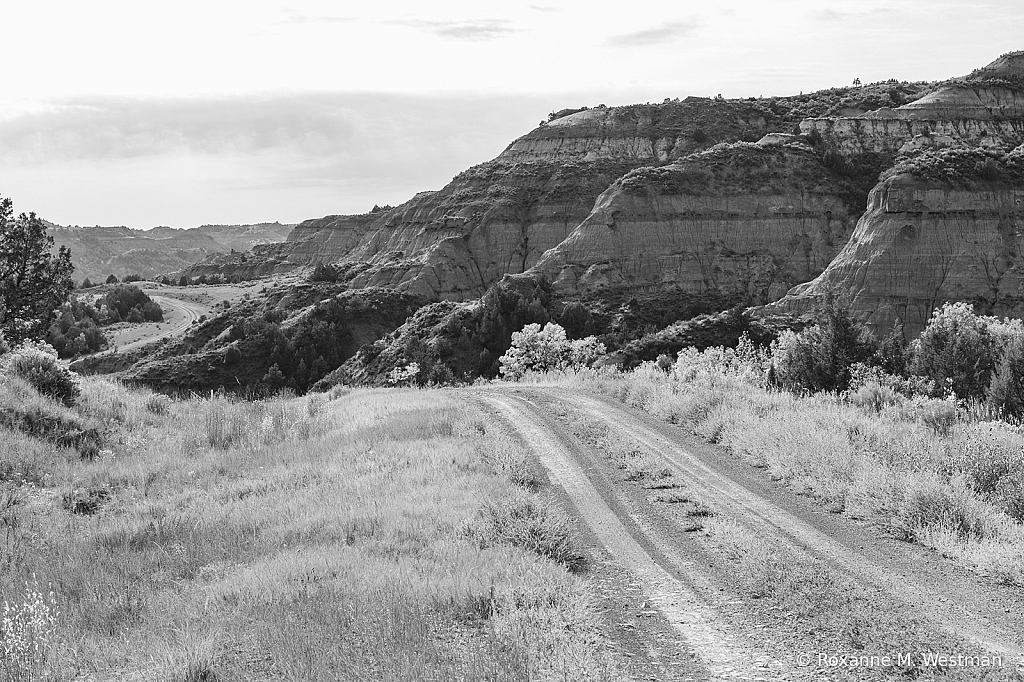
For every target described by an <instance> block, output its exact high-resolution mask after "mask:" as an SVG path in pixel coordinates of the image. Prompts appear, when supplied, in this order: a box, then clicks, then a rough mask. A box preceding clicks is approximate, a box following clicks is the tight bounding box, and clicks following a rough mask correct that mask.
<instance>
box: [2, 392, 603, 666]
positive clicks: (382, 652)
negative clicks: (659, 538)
mask: <svg viewBox="0 0 1024 682" xmlns="http://www.w3.org/2000/svg"><path fill="white" fill-rule="evenodd" d="M3 382H4V383H3V385H2V386H0V392H4V393H10V392H12V391H21V392H22V394H23V395H24V396H27V397H30V398H31V400H32V401H35V402H36V403H42V402H43V401H46V400H48V399H45V398H42V397H40V396H38V395H36V396H34V397H31V396H29V394H28V393H27V392H28V391H30V390H31V389H28V388H26V387H25V386H24V385H14V384H12V383H11V382H10V381H9V380H8V379H3ZM40 409H44V408H43V407H40ZM45 410H48V411H49V412H52V413H53V414H54V415H56V416H59V417H60V418H61V419H64V420H65V421H72V420H80V421H81V422H82V423H83V424H91V425H94V426H95V428H96V429H97V430H98V433H99V437H100V441H101V442H100V446H99V447H100V449H99V451H98V453H97V454H96V456H94V457H92V458H91V459H83V458H82V457H81V454H80V453H79V452H78V451H77V450H75V449H74V448H69V447H66V446H65V445H64V444H63V443H61V442H59V441H56V440H49V439H46V438H45V437H42V436H40V435H39V434H35V433H31V432H26V431H24V430H21V429H20V428H19V427H17V426H16V425H12V424H8V423H3V424H0V440H2V441H3V442H4V444H5V448H4V455H3V457H4V458H5V459H4V467H5V468H3V471H5V472H8V473H6V474H4V476H3V480H2V481H0V548H2V552H0V602H3V603H6V604H7V608H8V613H9V614H13V619H12V621H11V622H13V623H14V624H15V625H14V626H13V627H11V628H8V629H5V630H0V651H3V652H4V653H5V656H4V657H2V658H3V662H2V663H0V678H2V679H5V680H8V679H10V680H28V679H41V678H45V677H49V678H53V679H72V678H82V676H87V677H88V676H90V675H92V674H96V673H102V674H113V675H115V676H117V677H118V679H146V680H201V679H203V680H210V679H247V680H252V679H257V680H258V679H267V680H269V679H302V680H328V679H329V680H334V679H413V678H415V679H426V680H483V679H488V680H500V679H513V678H514V679H523V678H526V677H530V678H531V679H536V678H539V677H545V678H547V677H554V678H558V679H562V678H564V677H566V676H569V677H571V678H572V679H599V680H600V679H608V680H611V679H617V673H616V664H615V662H614V661H613V660H612V659H611V658H610V655H609V654H607V653H606V652H605V650H604V647H603V645H602V641H603V640H602V639H601V637H600V635H599V634H598V632H597V630H596V625H595V619H594V615H593V613H592V612H591V609H590V606H589V603H590V599H591V596H590V592H589V588H588V587H587V585H586V583H584V582H583V581H582V580H581V579H580V578H577V577H576V576H574V575H573V574H572V573H571V572H569V570H568V568H567V566H573V565H576V564H577V563H578V562H580V561H582V560H583V558H582V556H581V555H580V554H579V553H578V551H577V550H575V549H573V539H572V531H571V528H570V527H569V525H568V524H567V523H566V521H565V519H564V517H562V516H561V514H560V512H559V511H558V510H557V509H555V508H553V507H552V506H551V505H550V504H549V503H547V502H545V501H544V500H543V499H542V498H541V497H540V496H539V495H538V494H537V493H536V492H534V491H533V486H534V485H535V483H536V480H535V478H534V475H533V472H532V470H531V469H530V466H529V464H528V463H527V460H526V458H525V455H524V454H523V452H522V451H521V450H520V449H519V448H518V446H517V445H516V443H514V442H513V441H512V440H511V439H510V438H509V437H507V436H506V435H505V434H503V433H502V432H500V431H496V430H495V428H494V427H493V426H492V424H490V423H488V422H487V421H486V420H485V419H484V418H483V416H482V415H481V414H479V413H476V412H475V411H474V409H473V408H470V407H466V406H465V405H463V404H460V403H457V402H456V401H455V400H454V399H452V398H449V397H448V396H447V395H445V394H443V393H440V392H426V391H401V392H400V391H390V392H356V393H351V394H342V392H335V393H334V394H333V395H331V396H315V397H311V398H309V399H303V398H299V399H291V400H286V399H273V400H267V401H259V402H241V401H235V400H229V399H226V398H214V399H212V400H192V401H177V402H176V401H170V400H168V399H166V398H164V397H162V396H158V395H155V394H147V393H143V392H138V391H134V390H129V389H126V388H125V387H123V386H121V385H119V384H116V383H111V382H109V381H106V380H100V379H87V380H85V381H83V385H82V394H81V396H80V398H79V400H78V402H77V404H76V405H75V406H74V407H71V408H68V407H63V406H59V405H56V404H54V405H49V406H45ZM12 471H14V472H17V474H18V475H15V474H12V473H10V472H12ZM26 471H31V472H32V473H31V474H29V475H26V473H25V472H26Z"/></svg>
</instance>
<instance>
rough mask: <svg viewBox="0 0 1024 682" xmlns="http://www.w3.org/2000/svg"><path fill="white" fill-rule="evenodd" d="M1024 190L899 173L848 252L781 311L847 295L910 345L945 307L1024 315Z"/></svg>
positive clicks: (877, 198) (874, 196) (876, 196)
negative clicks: (966, 304) (957, 304)
mask: <svg viewBox="0 0 1024 682" xmlns="http://www.w3.org/2000/svg"><path fill="white" fill-rule="evenodd" d="M1022 221H1024V182H1020V181H1017V182H1006V181H1005V180H995V181H984V180H980V181H978V182H977V183H976V184H974V186H972V187H963V186H954V185H952V184H950V183H948V182H942V181H937V180H931V179H922V178H920V177H918V176H916V175H913V174H910V173H904V174H896V175H893V176H892V177H889V178H887V179H886V180H884V181H883V182H882V183H880V184H879V185H878V186H877V187H876V188H875V189H874V190H873V191H872V192H871V196H870V198H869V202H868V210H867V212H866V213H865V214H864V216H863V217H862V218H861V219H860V222H859V223H858V224H857V228H856V230H855V231H854V233H853V236H852V237H851V238H850V241H849V243H848V244H847V245H846V247H845V248H844V249H843V250H842V252H841V253H840V254H839V255H838V256H837V257H836V258H835V260H834V261H833V262H832V263H831V264H830V265H829V266H828V268H827V269H826V270H825V272H823V273H822V274H821V275H820V276H819V277H817V278H816V279H815V280H813V281H811V282H808V283H806V284H802V285H800V286H797V287H795V288H794V289H793V290H792V291H791V292H790V293H789V294H788V295H787V296H786V297H785V298H784V299H783V300H781V301H780V302H779V303H778V304H777V307H778V308H780V309H783V310H788V311H796V312H799V311H804V310H808V309H809V308H811V307H812V306H813V305H814V303H815V301H816V300H817V299H819V298H820V297H821V296H823V295H824V293H825V292H826V291H828V290H830V289H831V290H833V291H838V292H843V293H847V294H849V295H850V296H851V297H852V299H853V303H854V306H855V308H856V310H857V311H858V312H859V313H860V314H861V315H863V316H864V318H865V319H866V320H867V321H868V322H869V323H870V324H871V326H872V327H873V328H874V330H875V331H876V332H877V333H886V332H888V331H889V329H891V328H892V326H893V325H894V324H900V325H902V327H903V329H904V332H905V333H906V334H907V336H908V337H910V336H913V335H914V334H916V333H917V332H919V331H920V330H921V329H922V328H923V327H924V325H925V324H926V323H927V321H928V319H929V317H930V316H931V314H932V312H933V311H934V310H935V309H936V308H937V307H939V306H940V305H942V304H943V303H945V302H947V301H963V300H966V301H972V302H974V303H976V304H977V306H978V308H979V309H980V310H981V311H983V312H988V313H995V314H999V315H1013V316H1017V317H1020V316H1022V314H1024V267H1022V266H1024V263H1022V261H1021V247H1022V239H1024V238H1022V237H1021V233H1020V231H1019V230H1020V228H1021V226H1022V225H1024V222H1022Z"/></svg>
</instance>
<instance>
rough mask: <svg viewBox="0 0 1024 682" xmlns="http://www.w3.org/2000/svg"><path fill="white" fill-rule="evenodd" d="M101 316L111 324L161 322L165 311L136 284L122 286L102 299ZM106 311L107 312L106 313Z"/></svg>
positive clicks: (112, 290) (115, 288)
mask: <svg viewBox="0 0 1024 682" xmlns="http://www.w3.org/2000/svg"><path fill="white" fill-rule="evenodd" d="M100 306H101V307H100V311H101V315H102V316H103V317H105V318H106V319H107V320H109V321H110V322H121V321H122V320H124V321H127V322H161V321H162V320H163V319H164V311H163V310H162V309H161V308H160V306H159V304H157V302H156V301H154V300H153V299H151V298H150V297H149V296H147V295H146V293H145V292H144V291H142V289H139V288H138V287H137V286H135V285H134V284H121V285H118V286H116V287H114V288H113V289H111V290H110V291H108V292H107V293H106V295H105V296H103V298H102V299H100ZM104 309H105V312H104Z"/></svg>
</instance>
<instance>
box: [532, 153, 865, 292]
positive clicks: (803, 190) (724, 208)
mask: <svg viewBox="0 0 1024 682" xmlns="http://www.w3.org/2000/svg"><path fill="white" fill-rule="evenodd" d="M859 212H860V202H859V194H858V192H857V189H856V187H855V186H854V185H853V183H852V182H851V181H850V180H849V179H848V178H845V177H843V176H841V175H838V174H837V173H835V172H833V171H831V170H829V169H828V168H826V167H825V166H823V165H822V163H821V160H820V158H819V157H818V155H817V154H816V153H815V150H814V149H812V148H811V147H810V146H808V145H807V144H806V143H804V142H801V141H799V140H797V139H796V138H794V137H793V136H789V135H776V136H772V137H771V138H769V139H768V140H765V141H764V142H762V143H759V144H750V143H736V144H732V145H720V146H717V147H715V148H713V149H711V150H708V151H706V152H703V153H699V154H694V155H691V156H688V157H686V158H685V159H682V160H680V161H678V162H676V163H673V164H671V165H667V166H662V167H659V168H644V169H639V170H636V171H633V172H631V173H629V174H627V175H626V176H625V177H623V178H621V179H620V180H618V181H617V182H616V183H615V184H614V185H613V186H612V187H611V188H610V189H608V190H607V191H606V192H604V193H603V194H602V195H601V197H600V198H599V199H598V200H597V203H596V205H595V206H594V209H593V211H591V213H590V215H589V216H587V218H586V219H585V220H584V221H583V222H582V223H581V224H580V225H579V227H577V228H576V229H575V230H574V231H573V233H572V234H571V235H569V237H568V238H567V239H565V241H563V242H562V243H561V244H559V245H558V246H557V247H555V248H554V249H552V250H551V251H549V252H548V253H546V254H545V255H544V257H543V258H542V259H541V261H540V262H539V263H538V264H537V265H536V266H535V267H534V269H533V272H535V273H538V274H544V275H546V276H547V277H548V279H549V280H551V281H553V282H554V286H555V290H556V292H560V293H562V294H574V293H577V292H578V291H579V290H593V289H595V288H600V287H607V286H627V287H628V288H631V289H638V288H639V289H643V288H651V287H654V288H660V289H678V290H680V291H684V292H688V293H703V292H721V293H725V294H732V295H735V296H736V298H737V300H744V301H748V302H752V303H767V302H769V301H773V300H776V299H778V298H780V297H781V296H782V295H783V294H784V293H785V292H786V291H788V290H789V289H790V288H791V287H792V286H793V285H795V284H797V283H800V282H805V281H807V280H809V279H811V278H813V277H815V276H817V275H818V274H820V273H821V272H822V270H824V268H825V266H827V265H828V264H829V262H830V261H831V260H832V258H833V257H834V256H835V255H836V254H837V253H838V252H839V249H840V248H842V246H843V245H844V244H845V242H846V239H847V238H848V237H849V235H850V233H851V232H852V230H853V226H854V223H855V221H856V218H857V216H858V214H859Z"/></svg>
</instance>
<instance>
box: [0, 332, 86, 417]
mask: <svg viewBox="0 0 1024 682" xmlns="http://www.w3.org/2000/svg"><path fill="white" fill-rule="evenodd" d="M2 368H3V373H4V374H9V375H14V376H17V377H20V378H21V379H23V380H25V381H26V382H28V383H29V385H31V386H32V388H34V389H35V390H37V391H39V393H41V394H43V395H45V396H48V397H50V398H53V399H55V400H59V401H61V402H62V403H64V404H65V405H68V406H71V405H74V403H75V400H76V399H77V398H78V395H79V394H80V393H81V389H80V388H79V385H78V376H77V375H76V374H75V373H74V372H72V371H71V370H70V369H68V366H67V363H65V362H62V361H60V360H58V359H57V351H56V350H54V348H53V346H51V345H49V344H47V343H44V342H41V341H40V342H32V341H26V342H25V343H23V344H22V345H20V346H19V347H18V348H16V349H15V350H14V351H13V352H11V353H8V354H7V355H5V356H4V358H3V363H2Z"/></svg>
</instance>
